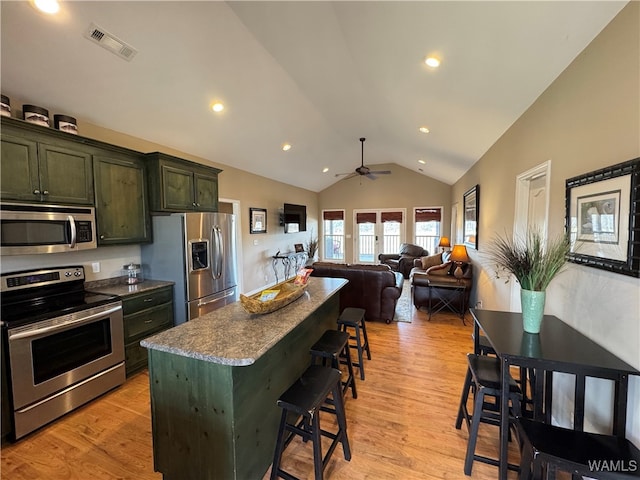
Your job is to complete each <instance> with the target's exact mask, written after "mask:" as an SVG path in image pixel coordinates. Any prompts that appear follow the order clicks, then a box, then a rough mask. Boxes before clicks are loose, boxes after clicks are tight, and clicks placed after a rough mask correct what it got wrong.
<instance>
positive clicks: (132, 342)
mask: <svg viewBox="0 0 640 480" xmlns="http://www.w3.org/2000/svg"><path fill="white" fill-rule="evenodd" d="M121 298H122V314H123V321H124V353H125V369H126V372H127V376H130V375H131V374H133V373H135V372H138V371H139V370H141V369H143V368H146V367H147V357H148V355H147V349H146V348H144V347H142V346H140V340H142V339H143V338H146V337H148V336H150V335H153V334H154V333H158V332H161V331H162V330H166V329H167V328H171V327H172V326H173V286H167V287H161V288H157V289H153V290H149V291H146V292H143V293H138V294H134V295H126V296H123V297H121Z"/></svg>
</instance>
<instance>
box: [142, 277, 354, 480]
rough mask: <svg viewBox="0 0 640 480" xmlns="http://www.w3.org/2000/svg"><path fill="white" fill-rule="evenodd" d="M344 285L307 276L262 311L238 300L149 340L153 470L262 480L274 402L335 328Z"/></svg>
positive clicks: (276, 412)
mask: <svg viewBox="0 0 640 480" xmlns="http://www.w3.org/2000/svg"><path fill="white" fill-rule="evenodd" d="M346 284H347V281H346V280H344V279H337V278H320V277H317V278H316V277H311V278H310V279H309V284H308V286H307V291H306V292H305V294H304V295H303V296H302V297H300V298H299V299H298V300H296V301H294V302H293V303H291V304H289V305H287V306H286V307H283V308H281V309H280V310H277V311H275V312H273V313H270V314H266V315H251V314H248V313H246V312H245V311H244V310H243V308H242V306H241V304H240V302H236V303H233V304H231V305H227V306H225V307H223V308H221V309H219V310H216V311H214V312H211V313H209V314H206V315H204V316H202V317H199V318H196V319H194V320H191V321H189V322H186V323H184V324H181V325H178V326H176V327H174V328H171V329H169V330H166V331H164V332H161V333H159V334H157V335H154V336H152V337H149V338H147V339H145V340H143V341H142V342H141V345H142V346H144V347H147V348H148V349H149V382H150V392H151V415H152V430H153V456H154V468H155V470H156V471H158V472H161V473H162V474H163V478H164V479H165V480H178V479H180V480H184V479H197V480H207V479H225V480H226V479H237V480H250V479H260V478H262V477H263V476H264V474H265V472H266V471H267V469H268V468H269V465H270V464H271V461H272V457H273V451H274V447H275V440H276V435H277V431H278V421H279V419H280V409H279V408H278V407H277V406H276V401H277V399H278V397H279V396H280V394H282V393H283V392H284V391H285V390H286V389H287V388H288V387H289V386H290V385H291V384H292V383H293V382H294V381H295V380H296V379H297V378H298V377H299V376H300V375H301V374H302V372H303V371H304V370H305V369H306V367H307V366H308V365H309V362H310V356H309V347H311V345H312V344H313V343H315V341H316V340H317V339H318V338H320V336H321V335H322V333H323V332H324V331H325V330H327V329H335V328H336V319H337V318H338V315H339V313H340V312H339V305H340V295H339V291H340V289H341V288H342V287H343V286H344V285H346Z"/></svg>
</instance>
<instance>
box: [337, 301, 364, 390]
mask: <svg viewBox="0 0 640 480" xmlns="http://www.w3.org/2000/svg"><path fill="white" fill-rule="evenodd" d="M364 314H365V310H364V308H355V307H347V308H345V309H344V310H343V311H342V313H341V314H340V317H338V330H339V331H342V332H349V330H348V328H353V329H354V331H353V333H349V335H350V336H349V339H350V340H355V341H356V343H355V345H353V344H350V347H351V348H355V349H357V350H358V362H357V363H354V364H353V366H354V367H358V369H359V370H360V380H364V360H363V357H364V355H363V353H364V352H366V353H367V358H368V359H369V360H371V350H370V349H369V337H367V325H366V322H365V320H364Z"/></svg>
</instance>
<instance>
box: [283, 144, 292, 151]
mask: <svg viewBox="0 0 640 480" xmlns="http://www.w3.org/2000/svg"><path fill="white" fill-rule="evenodd" d="M282 150H284V151H285V152H286V151H288V150H291V145H290V144H289V143H285V144H284V145H282Z"/></svg>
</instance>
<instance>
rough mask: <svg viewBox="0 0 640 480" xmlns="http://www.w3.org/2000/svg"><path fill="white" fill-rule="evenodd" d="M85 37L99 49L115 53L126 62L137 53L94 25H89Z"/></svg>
mask: <svg viewBox="0 0 640 480" xmlns="http://www.w3.org/2000/svg"><path fill="white" fill-rule="evenodd" d="M85 36H86V37H87V38H88V39H89V40H91V41H92V42H94V43H97V44H98V45H100V46H101V47H104V48H106V49H107V50H109V51H110V52H112V53H115V54H116V55H117V56H119V57H120V58H124V59H125V60H127V61H130V60H131V59H132V58H133V57H135V55H136V53H138V51H137V50H136V49H135V48H133V47H132V46H131V45H127V44H126V43H124V42H123V41H122V40H119V39H118V38H117V37H115V36H114V35H112V34H110V33H109V32H107V31H106V30H105V29H104V28H101V27H99V26H97V25H96V24H95V23H92V24H91V26H90V27H89V29H88V30H87V33H86V35H85Z"/></svg>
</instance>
